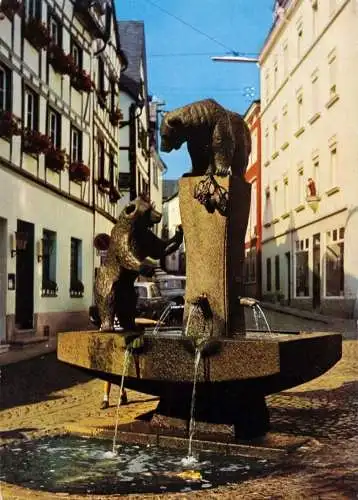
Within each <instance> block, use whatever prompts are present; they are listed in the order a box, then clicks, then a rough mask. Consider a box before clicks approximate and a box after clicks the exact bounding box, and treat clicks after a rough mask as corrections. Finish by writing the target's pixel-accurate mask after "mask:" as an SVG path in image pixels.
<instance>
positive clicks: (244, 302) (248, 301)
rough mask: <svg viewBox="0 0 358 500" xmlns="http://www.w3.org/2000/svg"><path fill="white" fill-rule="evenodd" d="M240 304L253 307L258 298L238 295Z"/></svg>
mask: <svg viewBox="0 0 358 500" xmlns="http://www.w3.org/2000/svg"><path fill="white" fill-rule="evenodd" d="M239 301H240V305H241V306H248V307H255V306H256V304H258V300H256V299H254V298H252V297H239Z"/></svg>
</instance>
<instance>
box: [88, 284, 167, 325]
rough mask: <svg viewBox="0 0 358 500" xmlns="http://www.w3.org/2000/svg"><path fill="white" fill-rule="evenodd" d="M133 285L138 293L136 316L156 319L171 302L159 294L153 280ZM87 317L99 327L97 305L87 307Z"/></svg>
mask: <svg viewBox="0 0 358 500" xmlns="http://www.w3.org/2000/svg"><path fill="white" fill-rule="evenodd" d="M134 287H135V289H136V292H137V295H138V300H137V316H138V317H140V318H148V319H154V320H158V319H159V318H160V316H161V314H162V312H163V311H164V309H165V308H166V307H167V306H168V305H169V304H170V303H171V301H170V299H169V298H167V297H163V296H162V295H161V293H160V289H159V287H158V285H157V284H156V283H154V282H153V281H136V282H135V283H134ZM173 305H174V303H173ZM89 319H90V321H91V323H93V324H94V325H96V326H97V328H99V327H100V318H99V314H98V309H97V306H95V305H92V306H91V307H90V308H89ZM115 326H116V322H115Z"/></svg>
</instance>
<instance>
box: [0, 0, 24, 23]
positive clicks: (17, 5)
mask: <svg viewBox="0 0 358 500" xmlns="http://www.w3.org/2000/svg"><path fill="white" fill-rule="evenodd" d="M22 9H23V3H22V2H21V1H20V0H2V2H1V4H0V13H1V14H3V15H5V16H6V17H8V18H9V19H11V20H12V19H13V18H14V15H15V14H20V13H21V11H22ZM1 14H0V15H1ZM0 19H4V17H3V16H2V17H1V18H0Z"/></svg>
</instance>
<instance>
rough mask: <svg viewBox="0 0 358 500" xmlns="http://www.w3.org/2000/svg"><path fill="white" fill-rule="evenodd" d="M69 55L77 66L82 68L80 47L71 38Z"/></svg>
mask: <svg viewBox="0 0 358 500" xmlns="http://www.w3.org/2000/svg"><path fill="white" fill-rule="evenodd" d="M71 55H72V57H73V62H74V63H75V65H76V66H77V68H79V69H82V49H81V47H80V46H79V45H78V44H77V43H76V42H74V41H73V40H71Z"/></svg>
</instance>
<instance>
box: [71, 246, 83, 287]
mask: <svg viewBox="0 0 358 500" xmlns="http://www.w3.org/2000/svg"><path fill="white" fill-rule="evenodd" d="M81 279H82V241H81V240H79V239H77V238H71V262H70V295H71V297H72V296H74V297H77V296H82V295H83V285H82V283H81Z"/></svg>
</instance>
